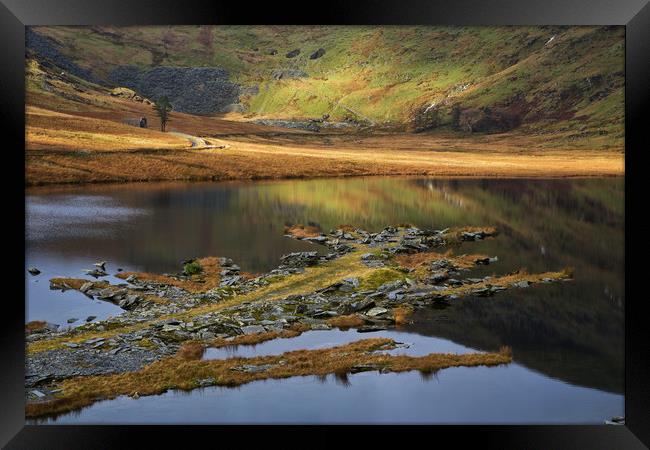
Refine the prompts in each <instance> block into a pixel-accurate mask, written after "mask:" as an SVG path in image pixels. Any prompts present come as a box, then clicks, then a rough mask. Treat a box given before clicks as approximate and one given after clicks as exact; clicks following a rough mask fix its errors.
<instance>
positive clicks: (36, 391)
mask: <svg viewBox="0 0 650 450" xmlns="http://www.w3.org/2000/svg"><path fill="white" fill-rule="evenodd" d="M29 393H30V394H32V395H33V396H34V397H37V398H43V397H45V394H43V393H42V392H41V391H39V390H37V389H33V390H31V391H30V392H29Z"/></svg>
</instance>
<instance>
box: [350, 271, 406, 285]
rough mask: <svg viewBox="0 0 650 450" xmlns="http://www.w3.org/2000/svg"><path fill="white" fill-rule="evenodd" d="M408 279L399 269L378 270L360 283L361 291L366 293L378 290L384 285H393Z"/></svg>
mask: <svg viewBox="0 0 650 450" xmlns="http://www.w3.org/2000/svg"><path fill="white" fill-rule="evenodd" d="M406 278H408V276H407V275H406V274H405V273H404V272H402V271H400V270H397V269H393V268H387V267H385V268H381V269H377V270H375V271H373V272H372V273H371V274H370V275H368V276H367V277H366V278H364V279H362V280H361V281H360V283H359V290H360V291H366V290H372V289H377V288H378V287H379V286H381V285H382V284H385V283H391V282H393V281H397V280H405V279H406Z"/></svg>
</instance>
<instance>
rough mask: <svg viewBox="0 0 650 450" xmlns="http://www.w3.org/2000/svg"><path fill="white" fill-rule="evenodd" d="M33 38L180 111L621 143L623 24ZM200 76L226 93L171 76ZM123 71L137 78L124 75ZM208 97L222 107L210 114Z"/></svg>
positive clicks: (239, 29) (139, 31)
mask: <svg viewBox="0 0 650 450" xmlns="http://www.w3.org/2000/svg"><path fill="white" fill-rule="evenodd" d="M31 32H32V33H31V39H30V38H29V37H28V48H29V49H30V50H29V51H30V52H31V54H33V55H35V56H36V57H37V58H39V59H44V58H45V59H47V58H50V59H54V60H55V62H56V64H57V65H58V66H61V67H63V66H67V67H68V69H70V68H73V69H74V70H75V71H76V72H77V73H76V75H78V76H80V77H85V78H86V79H89V78H91V81H95V82H98V83H101V84H104V85H106V86H118V85H126V86H127V87H131V88H134V89H135V90H137V91H138V92H139V93H140V94H142V95H145V96H146V95H147V94H148V93H149V94H152V93H155V94H156V95H160V94H161V93H168V94H169V95H170V98H172V97H173V96H174V94H176V93H177V92H175V91H180V90H182V91H183V102H181V101H177V103H178V104H183V103H187V104H189V105H190V106H189V107H187V106H185V109H184V111H185V112H189V113H202V114H210V113H219V112H225V111H237V112H242V113H244V114H245V115H246V117H248V118H250V119H260V118H265V119H315V118H320V117H321V116H323V115H328V116H329V119H328V120H329V121H348V122H350V123H355V124H362V125H371V126H375V127H383V128H389V129H402V130H404V129H406V130H412V131H413V130H414V131H422V130H427V129H434V128H437V127H441V126H442V127H453V128H456V129H458V130H461V131H466V132H497V131H508V130H511V129H515V128H521V129H522V130H524V131H528V132H534V133H537V134H538V133H557V132H560V133H562V132H568V136H567V138H568V139H585V138H587V139H589V138H600V139H602V137H603V136H605V137H606V139H607V140H609V141H610V143H611V144H612V145H620V144H621V143H622V138H623V104H624V103H623V95H624V90H623V88H624V29H623V28H622V27H402V26H383V27H343V26H342V27H329V26H327V27H325V26H323V27H318V26H314V27H306V26H305V27H303V26H265V27H262V26H256V27H249V26H174V27H35V28H33V29H32V30H31ZM42 41H45V42H42ZM48 46H49V47H51V48H50V49H48V51H44V50H43V48H44V47H48ZM52 49H54V50H52ZM319 49H322V50H320V51H319ZM296 50H299V52H297V51H296ZM317 51H318V53H316V52H317ZM53 52H54V53H56V54H55V55H54V57H53V56H52V53H53ZM296 53H297V55H295V54H296ZM196 67H203V68H213V69H223V70H224V71H225V72H224V71H221V72H219V71H217V72H215V73H225V74H226V78H225V79H224V80H223V81H224V83H226V84H223V83H216V85H217V86H220V88H217V89H216V90H215V88H214V87H212V86H213V85H215V83H213V82H212V81H213V78H210V80H208V79H206V78H205V77H203V78H201V76H200V75H197V77H194V78H188V77H185V78H180V79H179V80H180V81H174V80H173V79H172V80H171V81H170V79H169V77H170V76H171V75H169V76H167V75H166V74H171V73H173V72H174V70H175V71H176V72H178V70H179V69H178V68H196ZM171 68H176V69H171ZM182 70H185V71H189V70H191V69H182ZM182 70H181V71H182ZM125 71H126V72H127V73H131V74H132V75H131V76H127V77H124V76H119V75H120V74H123V73H124V72H125ZM199 73H200V71H199ZM152 74H157V75H156V76H153V75H152ZM161 74H162V75H161ZM136 80H138V81H137V82H136ZM175 83H176V84H175ZM179 83H183V86H179ZM228 83H230V84H228ZM129 84H131V85H129ZM231 85H233V86H236V87H237V89H235V90H233V89H230V86H231ZM174 86H178V87H177V88H176V89H174ZM224 86H225V88H224ZM219 89H221V90H219ZM156 95H154V96H153V97H154V98H155V96H156ZM150 96H151V95H150ZM193 96H194V98H192V97H193ZM188 97H189V98H190V99H189V100H188ZM210 97H212V98H215V97H218V98H220V99H222V101H216V102H214V101H213V102H212V103H210V104H209V105H208V106H205V105H206V102H205V99H206V98H210ZM172 100H173V99H172ZM192 105H199V106H192ZM193 108H194V109H193ZM181 110H183V109H181Z"/></svg>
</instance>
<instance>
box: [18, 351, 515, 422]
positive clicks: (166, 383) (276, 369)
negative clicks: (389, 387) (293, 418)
mask: <svg viewBox="0 0 650 450" xmlns="http://www.w3.org/2000/svg"><path fill="white" fill-rule="evenodd" d="M394 347H395V342H394V341H392V340H391V339H381V338H379V339H365V340H360V341H357V342H353V343H349V344H345V345H341V346H337V347H332V348H326V349H317V350H297V351H292V352H286V353H283V354H281V355H273V356H260V357H254V358H237V357H235V358H227V359H215V360H197V359H184V358H183V357H181V356H179V355H176V356H174V357H170V358H166V359H162V360H159V361H156V362H154V363H152V364H150V365H148V366H146V367H144V368H143V369H141V370H139V371H136V372H127V373H121V374H114V375H101V376H89V377H76V378H70V379H67V380H64V381H62V382H61V383H60V384H59V388H61V389H62V391H61V392H60V393H59V394H57V397H56V398H55V399H52V400H49V401H43V402H32V403H28V404H27V405H26V411H25V414H26V416H27V417H38V416H43V415H47V414H58V413H63V412H66V411H71V410H74V409H78V408H81V407H84V406H88V405H90V404H92V403H94V402H96V401H99V400H102V399H112V398H115V397H117V396H120V395H135V394H137V395H138V396H142V395H155V394H160V393H162V392H165V391H167V390H169V389H182V390H191V389H194V388H196V387H198V386H199V385H200V384H199V380H206V379H212V380H213V381H212V382H211V383H212V384H215V385H220V386H239V385H242V384H245V383H250V382H252V381H256V380H263V379H281V378H288V377H294V376H307V375H316V376H326V375H328V374H346V373H349V372H350V371H352V370H353V368H354V367H355V366H372V367H375V368H377V369H382V371H390V372H404V371H410V370H419V371H422V372H425V373H431V372H435V371H437V370H440V369H444V368H448V367H459V366H467V367H471V366H480V365H482V366H495V365H501V364H508V363H510V362H511V361H512V355H511V352H510V351H509V349H502V350H501V351H500V352H498V353H470V354H462V355H456V354H439V353H433V354H429V355H426V356H422V357H411V356H406V355H399V356H394V355H389V354H385V353H375V351H376V350H382V349H390V348H394ZM244 364H245V365H256V366H257V365H268V367H267V368H266V369H265V370H262V371H256V372H246V371H240V370H236V368H237V367H239V366H242V365H244Z"/></svg>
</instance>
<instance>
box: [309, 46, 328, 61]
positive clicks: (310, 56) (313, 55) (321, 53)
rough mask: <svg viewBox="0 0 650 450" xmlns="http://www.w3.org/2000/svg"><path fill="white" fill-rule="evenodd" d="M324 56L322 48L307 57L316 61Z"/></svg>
mask: <svg viewBox="0 0 650 450" xmlns="http://www.w3.org/2000/svg"><path fill="white" fill-rule="evenodd" d="M324 54H325V49H324V48H319V49H318V50H316V51H315V52H314V53H312V54H311V55H309V59H318V58H320V57H321V56H323V55H324Z"/></svg>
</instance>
